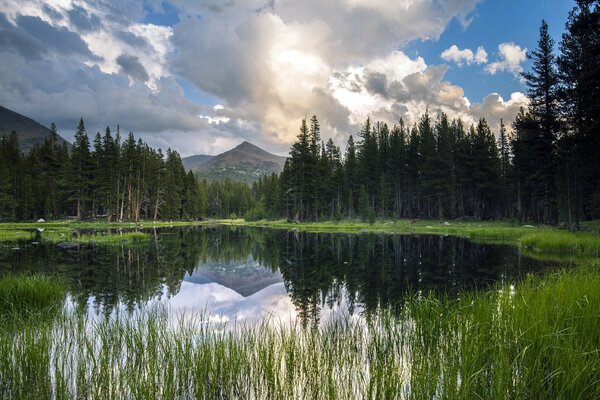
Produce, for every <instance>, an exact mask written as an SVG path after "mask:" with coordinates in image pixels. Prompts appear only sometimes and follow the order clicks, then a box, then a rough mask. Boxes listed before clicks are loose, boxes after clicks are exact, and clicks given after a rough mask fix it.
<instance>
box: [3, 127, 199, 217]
mask: <svg viewBox="0 0 600 400" xmlns="http://www.w3.org/2000/svg"><path fill="white" fill-rule="evenodd" d="M57 139H58V133H57V131H56V126H55V125H54V124H52V125H51V128H50V134H49V135H48V137H47V138H46V139H45V140H44V142H43V143H41V144H39V145H36V146H35V147H34V148H33V149H32V150H31V151H30V152H29V153H28V154H23V153H21V152H20V150H19V144H18V138H17V135H16V133H14V132H13V133H12V134H11V135H9V136H4V137H2V138H0V155H1V157H0V218H2V219H3V220H11V221H19V220H31V219H38V218H52V219H57V218H64V217H73V218H76V219H83V218H105V219H107V220H108V221H109V222H111V221H114V220H119V221H135V222H138V221H140V220H143V219H145V220H157V219H195V218H199V217H200V215H201V213H200V208H199V207H200V205H201V201H200V188H199V185H198V183H197V182H196V179H195V178H194V176H193V174H191V173H187V174H186V172H185V169H184V168H183V164H182V162H181V157H180V156H179V154H178V153H177V152H176V151H174V150H171V149H169V150H167V153H166V157H165V155H164V154H163V153H162V151H161V150H160V149H158V150H156V149H153V148H151V147H149V146H148V145H147V144H146V143H144V142H142V140H141V139H138V140H136V139H135V137H134V135H133V133H131V132H130V133H129V135H128V136H127V137H126V138H125V139H122V138H121V135H120V132H119V128H118V127H117V132H116V135H114V136H113V135H112V132H111V130H110V128H109V127H107V128H106V131H105V132H104V135H101V134H100V133H97V134H96V135H95V137H94V139H93V143H92V144H90V140H89V138H88V135H87V133H86V129H85V124H84V121H83V119H81V120H80V121H79V125H78V127H77V131H76V133H75V140H74V143H73V145H72V146H71V149H68V147H67V145H66V144H62V145H61V144H59V142H58V140H57ZM90 147H91V148H90Z"/></svg>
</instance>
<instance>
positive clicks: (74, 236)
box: [0, 225, 151, 246]
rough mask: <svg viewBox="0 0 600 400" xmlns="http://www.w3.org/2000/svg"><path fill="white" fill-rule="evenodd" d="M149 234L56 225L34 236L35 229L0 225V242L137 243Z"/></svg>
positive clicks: (119, 229)
mask: <svg viewBox="0 0 600 400" xmlns="http://www.w3.org/2000/svg"><path fill="white" fill-rule="evenodd" d="M150 238H151V235H150V234H149V233H146V232H138V231H130V230H126V229H125V230H123V228H117V229H115V230H106V229H105V230H98V231H94V232H91V231H84V233H81V232H80V231H79V230H78V229H72V228H70V227H69V228H65V227H58V228H53V227H49V228H46V227H45V228H44V230H43V232H40V233H39V237H38V236H36V232H35V230H25V229H23V228H6V227H4V226H1V225H0V243H2V242H4V243H15V244H16V243H18V242H19V241H21V240H31V241H33V240H35V239H37V240H40V241H46V242H51V243H61V242H72V243H78V244H99V245H111V244H121V245H129V246H133V245H137V244H141V243H144V242H147V241H148V240H150Z"/></svg>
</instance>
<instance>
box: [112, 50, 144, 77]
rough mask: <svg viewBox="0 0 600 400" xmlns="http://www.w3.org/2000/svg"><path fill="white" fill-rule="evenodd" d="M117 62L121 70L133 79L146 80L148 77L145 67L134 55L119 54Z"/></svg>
mask: <svg viewBox="0 0 600 400" xmlns="http://www.w3.org/2000/svg"><path fill="white" fill-rule="evenodd" d="M117 64H119V66H120V67H121V71H122V72H123V73H125V74H126V75H127V76H129V77H130V78H132V79H133V80H136V81H141V82H146V81H147V80H148V79H149V76H148V72H146V68H144V66H143V65H142V63H140V59H139V58H137V57H136V56H128V55H126V54H121V55H120V56H119V57H117Z"/></svg>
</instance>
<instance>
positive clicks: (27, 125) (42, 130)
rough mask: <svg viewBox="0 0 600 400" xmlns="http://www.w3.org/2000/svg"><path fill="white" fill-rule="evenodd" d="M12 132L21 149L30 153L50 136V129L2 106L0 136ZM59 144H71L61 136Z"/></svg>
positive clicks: (0, 109)
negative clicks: (15, 134) (36, 145)
mask: <svg viewBox="0 0 600 400" xmlns="http://www.w3.org/2000/svg"><path fill="white" fill-rule="evenodd" d="M12 131H15V132H16V133H17V137H18V138H19V147H20V148H21V150H22V151H24V152H28V151H29V150H30V149H31V148H32V147H33V146H34V145H35V144H38V143H42V142H43V141H44V139H46V137H47V136H48V134H50V129H48V128H46V127H45V126H44V125H42V124H40V123H38V122H35V121H34V120H32V119H31V118H28V117H26V116H24V115H21V114H19V113H16V112H14V111H12V110H9V109H8V108H4V107H2V106H0V136H2V135H10V134H11V133H12ZM58 142H59V144H62V143H67V144H69V142H67V141H66V140H65V139H63V138H62V137H60V136H59V137H58Z"/></svg>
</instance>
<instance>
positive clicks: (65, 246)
mask: <svg viewBox="0 0 600 400" xmlns="http://www.w3.org/2000/svg"><path fill="white" fill-rule="evenodd" d="M57 246H58V247H60V248H61V249H65V250H68V249H74V248H77V247H78V246H79V245H78V244H77V243H75V242H61V243H59V244H57Z"/></svg>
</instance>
